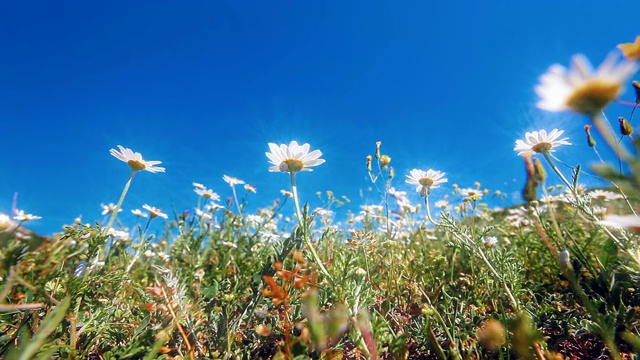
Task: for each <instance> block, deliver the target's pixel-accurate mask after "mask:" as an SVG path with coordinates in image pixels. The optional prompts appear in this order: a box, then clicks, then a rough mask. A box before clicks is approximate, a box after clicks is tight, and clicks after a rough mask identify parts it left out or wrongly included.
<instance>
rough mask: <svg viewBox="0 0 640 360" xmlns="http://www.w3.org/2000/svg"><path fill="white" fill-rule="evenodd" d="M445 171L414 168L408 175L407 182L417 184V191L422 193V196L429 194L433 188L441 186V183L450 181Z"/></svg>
mask: <svg viewBox="0 0 640 360" xmlns="http://www.w3.org/2000/svg"><path fill="white" fill-rule="evenodd" d="M444 175H445V173H443V172H442V171H437V170H431V169H429V170H427V171H423V170H418V169H413V170H411V171H410V172H409V175H407V179H406V181H407V183H408V184H411V185H416V191H417V192H419V193H420V196H427V195H429V193H430V192H431V189H435V188H437V187H440V184H443V183H446V182H447V181H449V180H448V179H447V178H445V177H444Z"/></svg>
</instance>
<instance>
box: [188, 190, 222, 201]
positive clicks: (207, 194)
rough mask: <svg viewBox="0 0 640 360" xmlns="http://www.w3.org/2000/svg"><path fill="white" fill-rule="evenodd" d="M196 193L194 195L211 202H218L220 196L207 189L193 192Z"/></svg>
mask: <svg viewBox="0 0 640 360" xmlns="http://www.w3.org/2000/svg"><path fill="white" fill-rule="evenodd" d="M194 191H195V192H196V194H198V195H200V196H202V197H203V198H205V199H208V200H213V201H218V200H220V195H218V194H217V193H215V192H214V191H213V190H211V189H207V188H196V189H195V190H194Z"/></svg>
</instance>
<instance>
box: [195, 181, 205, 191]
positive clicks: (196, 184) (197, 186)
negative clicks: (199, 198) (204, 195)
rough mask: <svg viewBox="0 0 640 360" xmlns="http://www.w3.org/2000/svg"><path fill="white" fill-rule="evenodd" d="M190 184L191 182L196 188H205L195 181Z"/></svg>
mask: <svg viewBox="0 0 640 360" xmlns="http://www.w3.org/2000/svg"><path fill="white" fill-rule="evenodd" d="M192 184H193V187H194V188H196V189H205V188H206V187H205V186H204V185H202V184H200V183H197V182H194V183H192Z"/></svg>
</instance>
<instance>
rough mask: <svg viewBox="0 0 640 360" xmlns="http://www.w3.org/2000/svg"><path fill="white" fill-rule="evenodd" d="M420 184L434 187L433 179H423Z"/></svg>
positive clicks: (419, 181)
mask: <svg viewBox="0 0 640 360" xmlns="http://www.w3.org/2000/svg"><path fill="white" fill-rule="evenodd" d="M418 184H420V185H422V186H424V187H429V186H431V185H433V179H432V178H422V179H420V180H418Z"/></svg>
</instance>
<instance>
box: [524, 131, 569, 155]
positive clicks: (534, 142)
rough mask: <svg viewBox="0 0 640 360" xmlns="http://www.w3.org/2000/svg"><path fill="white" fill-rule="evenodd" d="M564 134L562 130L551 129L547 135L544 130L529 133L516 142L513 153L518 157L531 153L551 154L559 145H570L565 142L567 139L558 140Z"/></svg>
mask: <svg viewBox="0 0 640 360" xmlns="http://www.w3.org/2000/svg"><path fill="white" fill-rule="evenodd" d="M562 134H564V130H558V129H553V130H552V131H551V132H550V133H549V134H547V131H546V130H540V131H531V132H527V133H526V134H525V135H524V138H525V139H524V141H523V140H520V139H518V140H516V146H515V147H514V148H513V150H514V151H517V152H518V155H531V154H533V153H551V152H554V151H555V148H556V147H558V146H561V145H571V143H570V142H568V141H567V140H568V139H569V138H562V139H558V138H559V137H560V136H562Z"/></svg>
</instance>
